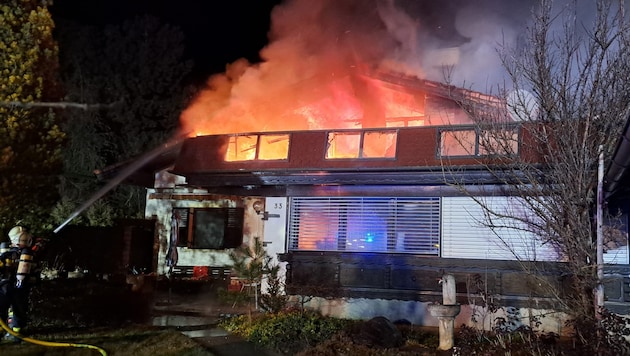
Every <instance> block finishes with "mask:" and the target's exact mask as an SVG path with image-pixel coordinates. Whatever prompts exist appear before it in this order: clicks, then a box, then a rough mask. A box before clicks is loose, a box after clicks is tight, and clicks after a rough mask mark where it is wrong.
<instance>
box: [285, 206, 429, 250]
mask: <svg viewBox="0 0 630 356" xmlns="http://www.w3.org/2000/svg"><path fill="white" fill-rule="evenodd" d="M439 239H440V199H439V198H401V197H294V198H292V199H291V214H290V217H289V248H290V249H291V250H311V251H312V250H315V251H353V252H400V253H420V254H431V255H437V254H438V253H439Z"/></svg>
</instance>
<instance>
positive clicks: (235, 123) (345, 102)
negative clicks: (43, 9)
mask: <svg viewBox="0 0 630 356" xmlns="http://www.w3.org/2000/svg"><path fill="white" fill-rule="evenodd" d="M532 3H533V1H502V0H476V1H470V0H443V1H439V2H437V1H432V0H428V1H418V0H318V1H311V0H289V1H286V2H285V3H283V4H281V5H278V6H277V7H276V8H274V10H273V11H272V13H271V29H270V32H269V44H268V46H267V47H265V48H264V49H263V50H262V51H261V53H260V55H261V58H262V59H263V60H262V62H261V63H257V64H250V63H248V62H247V61H246V60H239V61H237V62H235V63H231V64H229V65H227V68H226V71H225V73H222V74H218V75H215V76H213V77H211V78H210V79H209V80H208V83H207V88H206V89H204V90H202V91H201V92H200V93H199V95H198V97H197V98H196V100H195V101H194V102H193V104H192V105H191V106H190V107H189V108H188V109H187V110H185V111H184V112H183V113H182V123H183V126H184V128H185V129H186V130H194V131H196V132H197V133H198V134H214V133H236V132H254V131H279V130H298V129H318V128H342V127H353V125H356V123H357V122H359V121H361V122H362V124H363V127H370V125H371V124H370V120H371V119H370V117H371V116H373V117H378V116H379V112H380V111H382V110H383V106H384V105H385V104H384V103H381V102H380V101H381V100H380V98H379V95H378V93H379V85H380V84H379V83H376V82H375V81H372V80H370V79H369V78H367V77H366V76H364V75H362V74H364V73H368V72H370V71H387V72H394V73H398V74H400V75H405V76H411V77H417V78H420V79H429V80H434V81H444V80H445V73H447V74H448V75H449V78H450V82H451V83H452V84H454V85H461V86H463V87H466V88H472V89H474V90H478V91H486V89H488V88H490V87H492V86H493V85H496V84H497V83H501V82H502V81H503V76H504V72H503V69H502V67H501V64H500V62H499V57H498V55H497V52H496V50H497V46H498V45H500V44H507V45H514V44H517V43H518V41H519V34H522V33H523V28H524V26H525V24H526V21H527V19H528V18H529V17H530V13H531V12H530V10H531V6H532ZM445 68H450V70H448V71H445ZM374 125H376V123H374Z"/></svg>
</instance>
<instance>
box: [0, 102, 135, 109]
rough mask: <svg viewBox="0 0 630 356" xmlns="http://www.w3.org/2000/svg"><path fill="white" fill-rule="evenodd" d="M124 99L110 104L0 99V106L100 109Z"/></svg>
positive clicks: (120, 103)
mask: <svg viewBox="0 0 630 356" xmlns="http://www.w3.org/2000/svg"><path fill="white" fill-rule="evenodd" d="M122 103H123V100H118V101H115V102H113V103H110V104H83V103H75V102H64V101H57V102H21V101H0V107H9V108H11V107H13V108H24V109H32V108H53V109H70V108H72V109H81V110H86V111H87V110H99V109H111V108H114V107H116V106H118V105H122Z"/></svg>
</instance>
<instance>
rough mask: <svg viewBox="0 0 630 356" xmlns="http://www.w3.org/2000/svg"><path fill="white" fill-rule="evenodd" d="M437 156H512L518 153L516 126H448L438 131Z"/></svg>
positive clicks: (517, 131)
mask: <svg viewBox="0 0 630 356" xmlns="http://www.w3.org/2000/svg"><path fill="white" fill-rule="evenodd" d="M439 140H440V142H439V150H440V151H439V156H440V157H447V156H449V157H454V156H455V157H456V156H462V157H463V156H474V157H476V156H513V155H516V154H518V148H519V130H518V127H516V126H515V127H502V128H490V129H482V128H464V129H458V128H448V129H443V130H440V131H439Z"/></svg>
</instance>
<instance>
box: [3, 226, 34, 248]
mask: <svg viewBox="0 0 630 356" xmlns="http://www.w3.org/2000/svg"><path fill="white" fill-rule="evenodd" d="M9 239H11V243H12V244H13V245H16V246H20V247H30V246H31V244H32V242H33V239H32V237H31V234H29V233H28V232H27V231H26V229H25V228H23V227H22V226H15V227H14V228H12V229H11V231H9Z"/></svg>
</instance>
